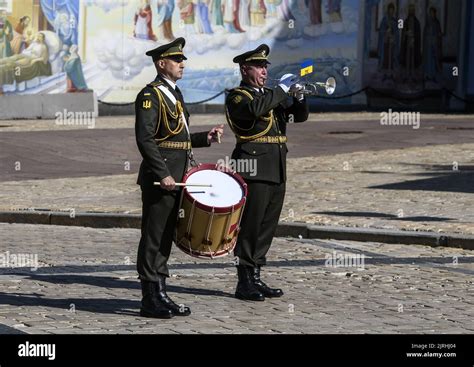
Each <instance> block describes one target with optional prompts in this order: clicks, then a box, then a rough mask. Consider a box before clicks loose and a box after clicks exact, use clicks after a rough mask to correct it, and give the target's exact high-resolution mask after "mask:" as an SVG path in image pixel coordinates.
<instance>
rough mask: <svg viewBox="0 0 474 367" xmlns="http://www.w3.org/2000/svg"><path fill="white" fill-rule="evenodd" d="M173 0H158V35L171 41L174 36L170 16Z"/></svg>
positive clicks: (171, 14) (171, 15)
mask: <svg viewBox="0 0 474 367" xmlns="http://www.w3.org/2000/svg"><path fill="white" fill-rule="evenodd" d="M174 6H175V2H174V0H158V3H157V7H158V29H159V30H160V33H161V34H160V37H161V38H164V39H165V40H166V41H173V40H174V39H175V38H176V37H175V36H174V35H173V29H172V25H171V18H172V17H173V10H174Z"/></svg>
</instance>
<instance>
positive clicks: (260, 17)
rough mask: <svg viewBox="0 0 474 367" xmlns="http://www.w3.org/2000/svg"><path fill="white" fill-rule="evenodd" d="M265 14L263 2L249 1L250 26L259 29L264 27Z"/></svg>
mask: <svg viewBox="0 0 474 367" xmlns="http://www.w3.org/2000/svg"><path fill="white" fill-rule="evenodd" d="M241 1H242V0H241ZM266 13H267V8H266V7H265V3H264V1H263V0H250V24H251V25H252V26H254V27H261V26H263V25H265V14H266Z"/></svg>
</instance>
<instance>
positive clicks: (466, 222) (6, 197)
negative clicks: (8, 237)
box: [0, 144, 474, 235]
mask: <svg viewBox="0 0 474 367" xmlns="http://www.w3.org/2000/svg"><path fill="white" fill-rule="evenodd" d="M287 170H288V184H287V195H286V199H285V206H284V208H283V212H282V216H281V220H283V221H298V222H307V223H314V224H321V225H336V226H349V227H370V228H384V229H403V230H420V231H435V232H449V233H464V234H471V235H472V234H474V211H473V210H472V208H473V207H474V195H472V194H473V193H474V144H457V145H437V146H436V147H414V148H405V149H390V150H382V151H376V152H353V153H344V154H334V155H328V156H318V157H301V158H290V159H289V162H288V167H287ZM135 181H136V174H127V175H114V176H99V177H79V178H60V179H50V180H23V181H6V182H2V194H3V195H2V196H0V210H20V209H27V208H37V209H48V210H71V209H74V210H75V211H76V212H81V211H93V212H94V211H95V212H128V213H140V211H141V207H140V205H141V202H140V192H139V187H138V186H137V185H136V184H135Z"/></svg>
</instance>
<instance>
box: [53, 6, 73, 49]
mask: <svg viewBox="0 0 474 367" xmlns="http://www.w3.org/2000/svg"><path fill="white" fill-rule="evenodd" d="M54 29H55V31H56V34H57V35H58V37H59V38H60V39H61V41H62V42H63V44H65V45H68V46H71V45H73V44H77V19H76V18H75V16H74V14H72V13H67V12H66V11H58V12H57V13H56V17H55V19H54Z"/></svg>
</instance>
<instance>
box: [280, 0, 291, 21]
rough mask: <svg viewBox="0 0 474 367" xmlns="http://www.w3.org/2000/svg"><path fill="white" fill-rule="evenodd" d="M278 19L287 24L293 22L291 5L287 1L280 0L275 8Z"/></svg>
mask: <svg viewBox="0 0 474 367" xmlns="http://www.w3.org/2000/svg"><path fill="white" fill-rule="evenodd" d="M277 11H278V18H280V19H281V20H283V21H285V22H287V21H289V20H295V16H294V15H293V13H292V12H291V4H290V1H289V0H282V2H281V4H280V5H279V6H278V7H277Z"/></svg>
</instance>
